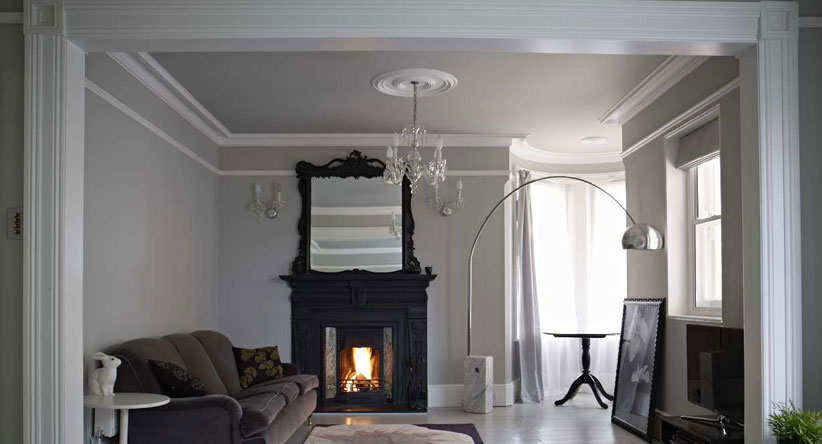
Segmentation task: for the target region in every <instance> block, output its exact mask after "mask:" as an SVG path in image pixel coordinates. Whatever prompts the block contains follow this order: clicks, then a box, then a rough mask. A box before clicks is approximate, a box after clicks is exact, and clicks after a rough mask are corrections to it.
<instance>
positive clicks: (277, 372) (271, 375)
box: [234, 345, 283, 388]
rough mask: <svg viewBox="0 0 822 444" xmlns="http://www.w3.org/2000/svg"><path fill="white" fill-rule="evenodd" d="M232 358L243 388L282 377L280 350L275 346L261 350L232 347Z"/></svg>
mask: <svg viewBox="0 0 822 444" xmlns="http://www.w3.org/2000/svg"><path fill="white" fill-rule="evenodd" d="M234 358H235V359H236V361H237V370H238V371H239V372H240V385H241V386H242V387H243V388H248V387H250V386H252V385H254V384H259V383H261V382H265V381H270V380H272V379H277V378H281V377H282V376H283V366H282V362H281V361H280V350H279V349H278V348H277V346H276V345H275V346H274V347H261V348H237V347H234Z"/></svg>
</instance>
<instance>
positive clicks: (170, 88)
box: [107, 52, 231, 146]
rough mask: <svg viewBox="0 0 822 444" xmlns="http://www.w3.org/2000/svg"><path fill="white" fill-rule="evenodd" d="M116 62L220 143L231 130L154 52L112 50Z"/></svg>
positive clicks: (202, 131) (204, 133)
mask: <svg viewBox="0 0 822 444" xmlns="http://www.w3.org/2000/svg"><path fill="white" fill-rule="evenodd" d="M107 54H108V55H109V56H110V57H111V58H112V59H114V61H116V62H117V63H118V64H120V66H122V67H123V69H125V70H126V71H127V72H128V73H129V74H131V75H132V76H134V78H136V79H137V80H139V81H140V82H141V83H142V84H143V85H145V87H146V88H148V89H149V90H150V91H151V92H153V93H154V94H155V95H157V97H159V98H160V99H162V100H163V102H165V103H166V104H168V106H170V107H171V108H172V109H173V110H174V111H177V113H178V114H180V115H181V116H182V117H183V118H184V119H186V120H187V121H188V122H189V123H191V125H193V126H194V128H196V129H197V130H199V131H200V132H201V133H203V135H205V136H206V137H208V138H209V139H211V141H212V142H214V143H215V144H216V145H218V146H222V143H223V142H225V140H226V139H227V138H228V137H230V136H231V132H230V131H229V130H228V129H227V128H226V127H225V126H224V125H223V124H222V123H220V121H219V120H217V118H216V117H214V115H213V114H211V112H209V111H208V110H207V109H206V108H205V106H203V105H202V104H201V103H200V102H199V101H198V100H197V99H195V98H194V96H193V95H191V93H190V92H188V90H187V89H186V88H185V87H184V86H183V85H181V84H180V82H178V81H177V80H176V79H175V78H174V77H173V76H172V75H171V74H170V73H169V72H168V71H166V70H165V68H163V67H162V66H161V65H160V63H158V62H157V60H155V59H154V58H153V57H151V55H149V54H148V53H145V52H138V53H127V52H109V53H107Z"/></svg>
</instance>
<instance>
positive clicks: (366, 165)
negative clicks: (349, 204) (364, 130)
mask: <svg viewBox="0 0 822 444" xmlns="http://www.w3.org/2000/svg"><path fill="white" fill-rule="evenodd" d="M383 170H385V163H384V162H383V161H382V160H379V159H369V158H368V157H366V156H364V155H363V154H362V153H360V152H359V151H357V150H354V151H352V152H351V154H349V155H348V157H346V158H344V159H339V158H338V159H334V160H332V161H331V162H328V163H327V164H325V165H322V166H317V165H314V164H312V163H309V162H305V161H300V162H298V163H297V167H296V171H297V181H298V184H297V187H298V189H299V191H300V200H301V201H302V211H301V213H300V221H299V223H298V224H297V232H298V233H299V235H300V243H299V245H298V249H297V257H296V258H294V261H293V262H292V263H291V274H308V273H317V274H340V273H375V274H377V272H370V271H365V270H359V269H353V270H345V271H340V272H336V273H329V272H324V271H315V270H312V269H311V264H310V256H309V251H311V250H310V245H311V179H312V178H315V177H340V178H346V177H353V178H357V179H358V178H361V177H362V178H366V179H372V178H375V177H382V173H383ZM419 272H420V261H419V260H417V258H416V256H414V216H413V215H412V214H411V183H410V182H409V181H408V178H403V181H402V270H397V271H395V272H394V273H419ZM386 274H388V273H386Z"/></svg>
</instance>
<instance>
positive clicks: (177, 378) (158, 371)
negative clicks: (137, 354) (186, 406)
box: [148, 360, 208, 398]
mask: <svg viewBox="0 0 822 444" xmlns="http://www.w3.org/2000/svg"><path fill="white" fill-rule="evenodd" d="M148 362H149V364H151V371H152V372H154V376H155V377H156V378H157V380H158V381H160V385H162V386H163V388H164V389H166V391H167V392H168V394H169V396H171V397H172V398H190V397H195V396H205V395H207V394H208V387H207V386H206V383H205V382H203V380H202V379H200V378H198V377H197V376H195V375H194V374H192V373H191V372H190V371H188V370H186V369H184V368H182V367H180V366H179V365H177V364H173V363H171V362H165V361H151V360H149V361H148Z"/></svg>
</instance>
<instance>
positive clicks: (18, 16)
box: [0, 12, 23, 25]
mask: <svg viewBox="0 0 822 444" xmlns="http://www.w3.org/2000/svg"><path fill="white" fill-rule="evenodd" d="M21 23H23V13H22V12H0V25H8V24H21Z"/></svg>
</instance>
